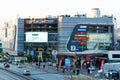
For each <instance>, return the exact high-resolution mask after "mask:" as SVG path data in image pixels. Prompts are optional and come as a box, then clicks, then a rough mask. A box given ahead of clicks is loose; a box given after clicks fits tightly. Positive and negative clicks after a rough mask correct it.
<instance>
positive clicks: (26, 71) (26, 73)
mask: <svg viewBox="0 0 120 80" xmlns="http://www.w3.org/2000/svg"><path fill="white" fill-rule="evenodd" d="M23 74H24V75H30V74H31V73H30V71H29V70H24V72H23Z"/></svg>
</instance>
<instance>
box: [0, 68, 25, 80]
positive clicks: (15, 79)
mask: <svg viewBox="0 0 120 80" xmlns="http://www.w3.org/2000/svg"><path fill="white" fill-rule="evenodd" d="M0 80H27V79H25V78H24V77H20V76H18V75H15V74H13V73H11V72H8V71H6V70H3V69H0Z"/></svg>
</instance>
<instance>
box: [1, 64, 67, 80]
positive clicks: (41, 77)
mask: <svg viewBox="0 0 120 80" xmlns="http://www.w3.org/2000/svg"><path fill="white" fill-rule="evenodd" d="M0 66H1V67H4V66H3V63H0ZM8 70H12V71H15V72H17V73H19V74H23V71H24V70H29V71H30V72H31V75H28V77H31V78H33V79H35V80H66V79H65V78H64V76H63V75H61V74H57V73H49V72H46V71H44V70H42V69H34V68H28V67H25V66H24V65H23V67H22V68H18V67H17V65H13V64H10V68H8ZM16 80H17V79H16Z"/></svg>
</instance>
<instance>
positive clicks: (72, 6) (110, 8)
mask: <svg viewBox="0 0 120 80" xmlns="http://www.w3.org/2000/svg"><path fill="white" fill-rule="evenodd" d="M119 5H120V1H119V0H0V10H1V11H0V26H2V24H3V23H4V22H6V21H7V20H11V19H15V18H17V16H19V17H22V18H25V17H29V16H31V17H45V16H47V15H53V16H56V15H63V14H69V15H75V14H77V12H78V13H79V14H84V13H86V14H90V11H91V9H92V8H100V11H101V15H112V14H113V15H114V16H115V17H116V18H117V24H118V26H120V25H119V23H120V8H119ZM0 32H1V31H0Z"/></svg>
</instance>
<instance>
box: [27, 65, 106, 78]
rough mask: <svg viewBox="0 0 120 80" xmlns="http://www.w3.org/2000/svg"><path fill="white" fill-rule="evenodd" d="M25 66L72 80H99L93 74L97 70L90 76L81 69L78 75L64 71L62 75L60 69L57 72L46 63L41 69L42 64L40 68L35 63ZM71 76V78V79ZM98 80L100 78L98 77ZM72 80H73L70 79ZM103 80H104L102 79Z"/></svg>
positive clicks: (94, 72)
mask: <svg viewBox="0 0 120 80" xmlns="http://www.w3.org/2000/svg"><path fill="white" fill-rule="evenodd" d="M25 65H26V66H27V67H29V68H34V69H38V70H40V71H45V72H47V73H53V74H61V75H64V77H65V78H68V79H71V78H73V77H74V80H83V79H84V78H86V79H84V80H99V79H98V78H95V74H96V73H97V70H95V71H93V72H92V73H91V74H88V73H87V70H85V69H83V70H81V69H79V73H80V74H79V75H76V74H74V73H73V71H72V70H71V71H70V70H68V71H67V70H65V72H64V73H63V69H60V70H59V71H58V70H57V68H56V67H53V66H49V65H48V63H46V64H45V67H43V63H41V64H40V66H38V65H36V63H31V64H30V63H25ZM71 76H72V77H71ZM99 78H100V79H101V78H102V77H99ZM72 80H73V79H72ZM102 80H105V79H102Z"/></svg>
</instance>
